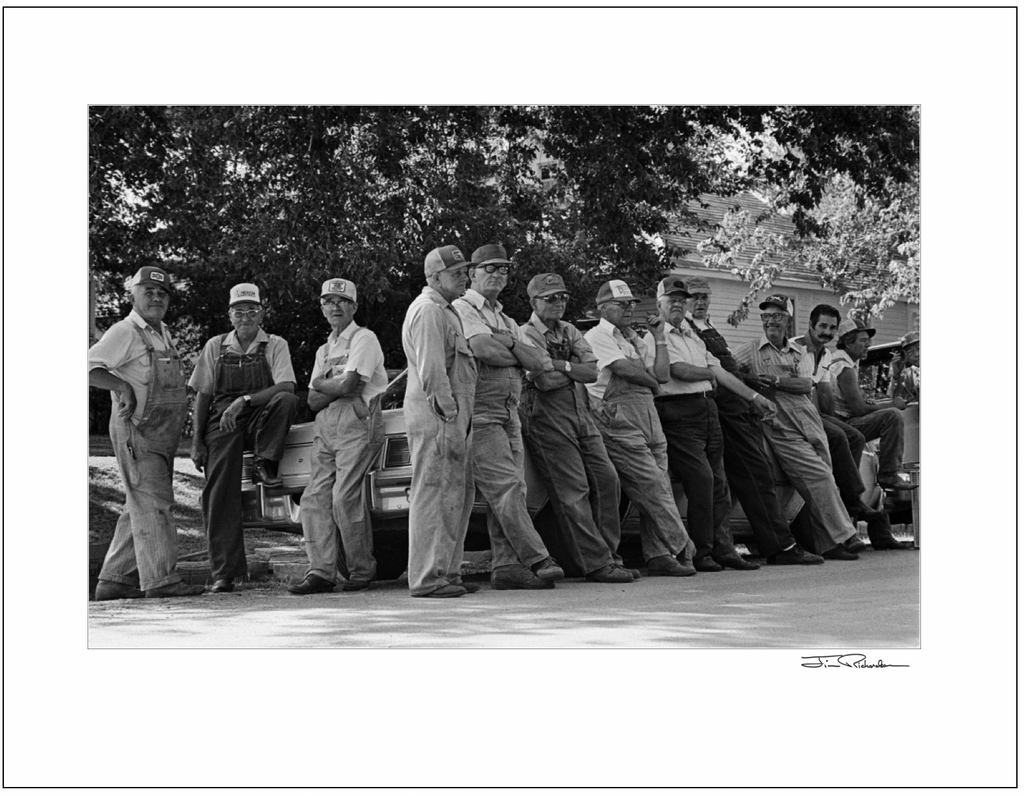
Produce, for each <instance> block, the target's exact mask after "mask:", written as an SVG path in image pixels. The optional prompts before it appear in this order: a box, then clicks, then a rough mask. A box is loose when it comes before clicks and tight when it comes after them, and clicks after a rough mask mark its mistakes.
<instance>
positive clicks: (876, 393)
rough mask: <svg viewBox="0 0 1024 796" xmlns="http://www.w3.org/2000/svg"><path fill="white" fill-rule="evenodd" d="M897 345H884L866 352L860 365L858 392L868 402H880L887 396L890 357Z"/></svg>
mask: <svg viewBox="0 0 1024 796" xmlns="http://www.w3.org/2000/svg"><path fill="white" fill-rule="evenodd" d="M897 346H898V344H897V343H886V344H884V345H881V346H877V347H875V348H872V349H871V350H870V351H868V354H867V356H866V357H864V359H863V360H861V363H860V390H861V393H863V395H864V397H865V398H866V399H867V400H869V401H882V400H885V399H886V398H887V397H888V396H889V382H890V380H891V378H892V377H891V371H892V357H893V354H895V353H896V350H897Z"/></svg>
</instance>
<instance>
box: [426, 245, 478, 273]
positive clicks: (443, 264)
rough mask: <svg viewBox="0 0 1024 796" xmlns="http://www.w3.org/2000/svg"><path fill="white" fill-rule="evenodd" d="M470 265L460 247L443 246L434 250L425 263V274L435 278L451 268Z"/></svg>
mask: <svg viewBox="0 0 1024 796" xmlns="http://www.w3.org/2000/svg"><path fill="white" fill-rule="evenodd" d="M460 265H469V263H468V262H466V258H465V257H464V256H463V254H462V252H461V251H460V250H459V247H458V246H441V247H439V248H437V249H434V250H433V251H432V252H431V253H430V254H428V255H427V257H426V259H425V260H424V261H423V274H424V275H425V276H433V275H434V274H437V273H440V272H441V271H447V270H448V269H449V268H457V267H458V266H460Z"/></svg>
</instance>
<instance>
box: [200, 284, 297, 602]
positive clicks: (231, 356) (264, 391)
mask: <svg viewBox="0 0 1024 796" xmlns="http://www.w3.org/2000/svg"><path fill="white" fill-rule="evenodd" d="M263 317H264V313H263V304H262V302H261V301H260V291H259V288H258V287H256V285H253V284H250V283H242V284H238V285H235V286H234V287H233V288H231V291H230V293H229V296H228V319H229V320H230V321H231V325H232V326H233V327H234V331H231V332H228V333H227V334H222V335H217V336H216V337H213V338H211V339H210V340H209V341H207V343H206V345H205V346H204V348H203V351H202V353H201V354H200V355H199V359H198V360H197V361H196V369H195V370H194V371H193V373H192V378H191V379H189V382H188V386H189V387H191V388H192V389H193V390H195V391H196V405H195V410H194V411H193V415H192V461H193V462H194V463H195V466H196V469H197V470H199V472H203V470H204V468H205V470H206V486H205V487H204V488H203V498H202V504H203V524H204V525H205V527H206V541H207V545H208V547H209V550H210V569H211V574H212V577H213V579H214V583H213V588H212V589H211V591H214V592H229V591H232V590H233V589H234V587H235V586H234V584H235V579H236V578H244V577H245V576H246V575H247V574H248V564H247V562H246V559H245V537H244V536H243V534H242V490H241V488H240V484H241V481H242V452H243V450H245V449H246V448H247V447H252V449H253V454H254V460H253V467H252V481H253V483H254V484H258V483H262V484H263V485H264V487H266V488H268V489H273V488H276V487H280V486H281V483H282V482H281V479H280V478H279V477H278V475H277V463H278V462H279V461H280V460H281V457H282V456H283V455H284V440H285V436H287V434H288V429H289V427H290V426H291V424H292V420H294V419H295V413H296V411H297V410H298V403H299V402H298V399H297V398H296V397H295V372H294V371H293V370H292V358H291V354H290V353H289V351H288V343H287V342H286V341H285V339H284V338H283V337H278V336H277V335H276V334H267V333H266V332H265V331H264V330H263V327H262V323H263Z"/></svg>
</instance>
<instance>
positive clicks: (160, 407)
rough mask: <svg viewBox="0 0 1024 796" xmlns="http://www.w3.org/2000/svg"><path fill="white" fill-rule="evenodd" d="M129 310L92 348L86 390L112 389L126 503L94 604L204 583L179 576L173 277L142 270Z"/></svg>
mask: <svg viewBox="0 0 1024 796" xmlns="http://www.w3.org/2000/svg"><path fill="white" fill-rule="evenodd" d="M131 293H132V311H131V312H130V313H129V314H128V317H127V318H124V319H123V320H120V321H118V322H117V323H115V324H114V325H113V326H111V327H110V328H109V329H107V331H106V333H105V334H104V335H103V337H102V339H101V340H100V341H99V342H98V343H96V345H94V346H93V347H92V348H90V349H89V386H91V387H100V388H102V389H105V390H110V399H111V403H112V411H111V413H110V441H111V442H112V443H113V445H114V456H115V458H116V459H117V466H118V469H119V470H120V471H121V481H122V483H123V484H124V492H125V505H124V510H123V511H122V512H121V516H120V517H119V518H118V520H117V526H116V528H115V529H114V538H113V539H112V540H111V542H110V547H109V548H108V550H107V555H106V557H105V558H104V559H103V568H102V569H101V570H100V577H99V583H97V584H96V593H95V599H97V600H117V599H121V598H126V597H192V596H194V595H197V594H202V592H203V587H202V586H190V585H188V584H186V583H183V582H182V580H181V575H179V574H178V572H177V565H178V531H177V528H176V527H175V525H174V517H173V516H172V514H171V507H172V506H173V505H174V490H173V479H174V451H175V450H176V449H177V447H178V442H179V441H180V440H181V431H182V428H183V427H184V425H185V419H186V418H187V417H188V403H187V396H186V393H185V377H184V374H183V373H182V368H181V357H180V355H179V354H178V350H177V348H176V344H175V342H174V338H173V337H172V336H171V332H170V330H169V329H168V328H167V326H166V324H164V323H163V319H164V315H165V314H166V313H167V307H168V305H169V304H170V301H171V278H170V277H169V276H168V275H167V272H166V271H165V270H164V269H162V268H157V267H155V266H150V265H147V266H143V267H142V268H140V269H139V270H138V271H137V272H136V274H135V276H134V277H132V280H131Z"/></svg>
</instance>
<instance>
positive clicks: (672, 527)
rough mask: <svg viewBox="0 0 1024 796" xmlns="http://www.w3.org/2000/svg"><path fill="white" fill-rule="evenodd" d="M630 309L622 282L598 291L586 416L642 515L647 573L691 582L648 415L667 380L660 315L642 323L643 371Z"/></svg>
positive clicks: (660, 436) (663, 453)
mask: <svg viewBox="0 0 1024 796" xmlns="http://www.w3.org/2000/svg"><path fill="white" fill-rule="evenodd" d="M636 305H637V299H636V298H635V297H634V296H633V292H632V291H631V290H630V289H629V285H627V284H626V283H625V282H623V281H622V280H621V279H613V280H611V281H609V282H605V283H604V284H603V285H601V288H600V289H599V290H598V291H597V310H598V312H599V313H600V314H601V322H600V323H598V325H597V326H595V327H594V328H593V329H591V330H590V331H589V332H587V333H586V334H585V335H584V339H586V341H587V343H589V344H590V347H591V349H592V350H593V352H594V356H596V357H597V368H598V377H597V381H596V382H594V383H593V384H588V385H587V392H588V393H589V396H590V410H591V413H592V415H593V417H594V420H595V422H596V423H597V427H598V428H599V429H600V431H601V436H602V437H604V444H605V449H606V450H607V451H608V457H609V458H610V459H611V460H612V464H614V465H615V469H616V470H617V471H618V473H619V480H620V482H621V483H622V488H623V490H624V491H625V493H626V494H627V495H628V496H629V499H630V501H632V503H633V504H634V505H635V506H636V507H637V509H638V510H639V512H640V517H641V519H642V523H641V527H640V542H641V544H642V545H643V555H644V561H646V562H647V574H648V575H655V576H657V575H663V576H668V577H686V576H690V575H696V574H697V570H696V569H695V568H694V566H693V554H694V551H695V547H694V544H693V542H692V541H691V540H690V537H689V535H688V534H687V533H686V528H684V527H683V521H682V520H681V519H680V517H679V510H678V508H676V502H675V498H674V497H673V496H672V485H671V482H670V481H669V477H668V452H667V451H668V443H667V442H666V440H665V433H664V432H663V431H662V429H661V422H660V421H659V420H658V413H657V411H656V410H655V408H654V396H655V394H657V393H658V392H659V390H660V388H661V384H662V383H664V382H667V381H668V380H669V367H668V350H667V346H668V343H666V342H665V322H664V321H663V320H661V317H660V316H658V315H652V316H650V317H649V318H648V319H647V328H648V331H649V332H651V335H652V336H653V338H654V343H655V354H654V364H653V365H652V366H650V367H648V366H647V365H645V364H644V363H645V360H646V352H647V346H646V345H645V344H644V342H643V340H641V339H640V338H639V337H638V336H637V333H636V332H635V331H633V329H632V328H630V324H631V323H632V321H633V310H634V309H635V307H636Z"/></svg>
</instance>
